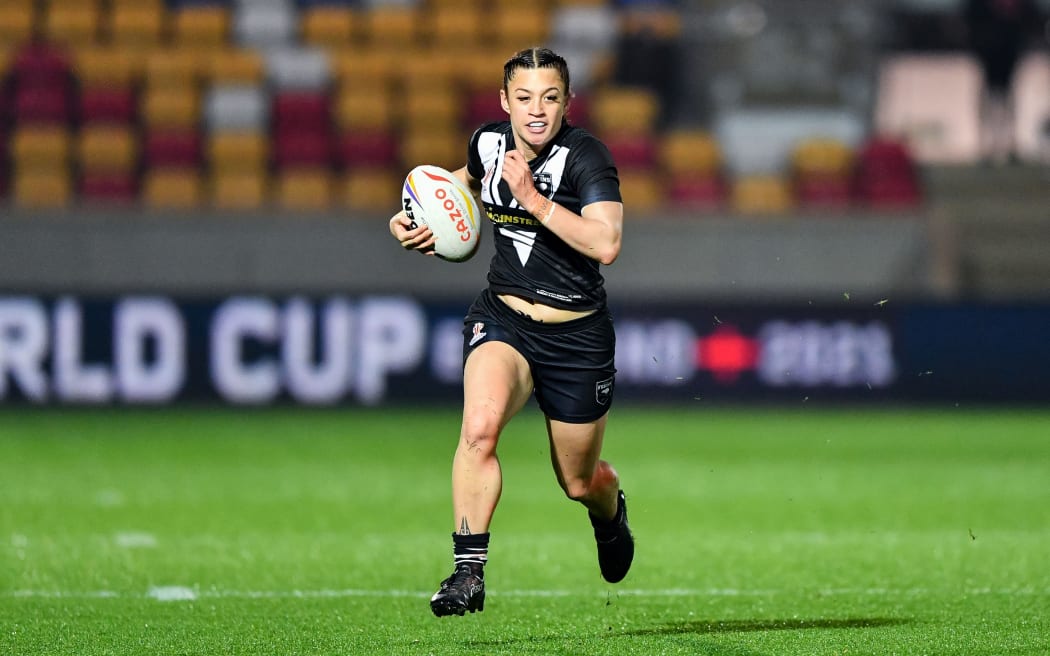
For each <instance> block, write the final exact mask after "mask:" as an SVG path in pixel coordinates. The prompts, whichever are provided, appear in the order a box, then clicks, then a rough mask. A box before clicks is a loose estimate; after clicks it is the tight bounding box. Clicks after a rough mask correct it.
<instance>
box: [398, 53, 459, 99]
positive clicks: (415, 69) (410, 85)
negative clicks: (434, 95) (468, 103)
mask: <svg viewBox="0 0 1050 656" xmlns="http://www.w3.org/2000/svg"><path fill="white" fill-rule="evenodd" d="M460 62H461V60H460V58H458V57H455V56H452V55H451V54H450V53H449V51H448V49H441V50H440V51H433V50H429V49H424V48H408V49H406V50H405V51H404V52H403V54H402V57H401V62H400V64H399V65H398V66H397V67H396V68H395V70H394V73H393V74H394V76H395V79H396V80H397V81H398V82H399V83H400V85H401V87H402V88H403V89H405V90H406V91H408V90H412V89H414V88H424V87H425V88H427V89H434V88H435V87H436V88H445V89H448V88H451V87H453V86H455V85H456V84H457V83H458V81H459V80H460V79H461V78H462V69H461V68H460Z"/></svg>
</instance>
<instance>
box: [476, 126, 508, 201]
mask: <svg viewBox="0 0 1050 656" xmlns="http://www.w3.org/2000/svg"><path fill="white" fill-rule="evenodd" d="M506 151H507V145H506V139H505V138H504V137H503V136H502V135H500V134H497V133H495V132H484V133H482V134H481V137H480V138H479V139H478V152H479V153H480V154H481V161H482V162H485V165H486V166H488V165H489V163H491V164H492V168H490V169H487V170H486V171H485V178H484V179H483V180H482V181H481V201H482V202H483V203H491V204H493V205H503V204H504V203H503V199H502V198H501V197H500V193H499V182H500V180H501V179H502V178H503V155H504V154H505V153H506ZM510 200H512V201H513V199H510Z"/></svg>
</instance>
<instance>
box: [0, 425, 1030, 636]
mask: <svg viewBox="0 0 1050 656" xmlns="http://www.w3.org/2000/svg"><path fill="white" fill-rule="evenodd" d="M457 427H458V415H457V414H456V413H455V412H451V411H437V410H423V411H415V412H408V411H404V410H387V411H383V410H340V411H334V410H333V411H297V410H293V409H285V410H266V411H254V412H253V411H234V410H211V411H209V410H195V411H108V412H106V411H46V412H40V411H20V412H15V411H14V410H7V411H5V412H3V413H0V500H2V503H0V654H11V655H12V656H15V655H18V656H21V655H30V654H34V655H35V654H77V655H81V656H92V655H102V654H106V655H122V654H151V655H152V654H220V653H222V654H260V655H262V654H265V655H267V656H272V655H278V654H280V655H290V654H627V655H631V654H639V655H641V654H644V655H647V656H648V655H655V654H711V655H716V654H717V655H734V656H757V655H773V654H776V655H782V654H815V655H832V654H836V655H845V654H850V655H856V654H872V655H880V656H881V655H888V654H938V655H941V654H958V655H960V656H963V655H965V656H977V655H980V654H988V655H993V654H994V655H1007V654H1033V655H1035V654H1047V653H1050V561H1048V556H1050V551H1048V548H1047V545H1048V544H1050V413H1047V412H1039V411H1035V410H1027V411H1024V410H1017V409H1000V410H985V411H981V410H971V411H961V410H952V411H931V410H916V409H911V410H907V409H885V410H863V411H860V410H845V409H837V410H829V409H823V410H821V409H817V408H815V407H812V408H807V409H806V410H801V409H793V410H785V409H773V408H764V409H759V408H735V409H734V408H713V409H712V408H707V407H703V406H699V405H698V406H696V407H694V408H664V409H640V408H620V409H617V410H616V411H614V414H613V416H612V417H611V420H610V429H609V432H608V435H607V443H606V449H605V454H606V456H607V457H608V458H609V459H610V460H611V461H612V462H613V463H614V464H615V465H616V466H617V468H618V469H619V471H620V473H621V477H622V479H623V483H624V486H625V489H626V491H627V493H628V503H629V508H630V512H631V523H632V527H633V528H634V530H635V533H636V535H637V539H638V553H637V559H636V564H635V568H634V569H633V570H632V572H631V574H630V575H629V576H628V578H627V580H626V581H625V582H623V583H621V584H620V585H617V586H610V585H608V584H605V583H603V582H602V581H601V579H600V578H599V575H598V571H597V565H596V561H595V557H594V546H593V541H592V538H591V536H590V533H589V531H590V528H589V525H588V522H587V520H586V516H585V514H584V511H583V510H582V509H581V508H579V507H577V506H575V505H573V504H572V503H571V502H568V501H566V500H565V499H564V498H563V497H562V495H561V493H560V491H559V490H558V488H557V486H556V483H555V481H554V477H553V474H552V473H551V471H550V464H549V459H548V456H547V450H546V438H545V436H544V435H543V428H542V418H541V417H539V416H538V415H536V414H535V413H533V412H531V411H527V412H526V413H524V414H523V415H521V416H519V417H518V418H516V419H515V420H514V421H513V422H512V423H511V424H510V426H509V427H508V429H507V431H506V432H505V434H504V438H503V441H502V444H501V447H500V453H501V460H502V462H503V467H504V493H503V500H502V502H501V505H500V508H499V510H498V512H497V516H496V519H495V521H494V524H493V527H492V532H493V540H492V545H491V552H490V565H489V567H488V572H487V574H488V577H487V578H488V581H487V583H488V599H487V600H486V610H485V612H483V613H479V614H475V615H468V616H467V617H465V618H442V619H438V618H435V617H433V616H431V614H430V611H429V608H428V605H427V598H428V597H429V595H430V594H431V593H432V592H433V589H435V588H436V585H437V583H438V581H440V579H442V578H443V577H444V576H445V575H446V574H447V573H448V570H449V566H450V562H451V544H450V542H451V541H450V539H449V533H450V532H451V528H452V524H453V521H452V517H451V511H450V509H449V496H450V495H449V482H448V473H449V464H450V461H451V454H452V449H453V447H454V443H455V436H456V433H457Z"/></svg>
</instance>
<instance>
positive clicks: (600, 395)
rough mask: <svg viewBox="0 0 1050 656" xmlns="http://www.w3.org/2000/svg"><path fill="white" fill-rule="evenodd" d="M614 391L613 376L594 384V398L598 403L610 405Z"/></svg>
mask: <svg viewBox="0 0 1050 656" xmlns="http://www.w3.org/2000/svg"><path fill="white" fill-rule="evenodd" d="M612 392H613V379H612V378H606V379H605V380H599V381H598V382H597V383H595V384H594V400H595V401H597V402H598V405H609V399H611V398H612Z"/></svg>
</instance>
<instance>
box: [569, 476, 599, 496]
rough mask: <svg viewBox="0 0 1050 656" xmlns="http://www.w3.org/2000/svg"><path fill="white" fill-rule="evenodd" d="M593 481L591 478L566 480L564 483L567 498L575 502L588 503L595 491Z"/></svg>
mask: <svg viewBox="0 0 1050 656" xmlns="http://www.w3.org/2000/svg"><path fill="white" fill-rule="evenodd" d="M592 483H593V479H589V478H568V477H567V478H566V479H565V480H564V482H563V483H562V490H564V491H565V496H567V497H569V498H570V499H572V500H573V501H586V500H587V499H588V498H589V497H590V495H591V492H592V490H593V489H594V487H593V485H592Z"/></svg>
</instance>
